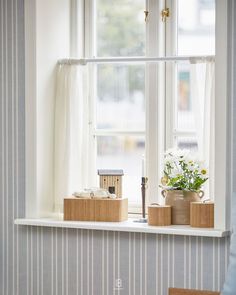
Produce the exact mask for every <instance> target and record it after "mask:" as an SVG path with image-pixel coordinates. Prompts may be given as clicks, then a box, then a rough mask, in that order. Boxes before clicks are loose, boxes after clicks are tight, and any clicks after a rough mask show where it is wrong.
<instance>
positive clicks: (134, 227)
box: [15, 218, 230, 237]
mask: <svg viewBox="0 0 236 295" xmlns="http://www.w3.org/2000/svg"><path fill="white" fill-rule="evenodd" d="M134 220H135V219H129V220H127V221H123V222H91V221H64V220H62V219H59V218H57V219H55V218H39V219H32V218H22V219H15V224H18V225H31V226H45V227H59V228H78V229H91V230H108V231H120V232H140V233H154V234H167V235H183V236H201V237H225V236H227V235H229V234H230V231H225V230H220V229H209V228H192V227H190V226H187V225H171V226H150V225H148V224H145V223H137V222H134Z"/></svg>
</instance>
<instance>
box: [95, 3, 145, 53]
mask: <svg viewBox="0 0 236 295" xmlns="http://www.w3.org/2000/svg"><path fill="white" fill-rule="evenodd" d="M144 10H145V0H136V1H133V0H120V1H115V0H97V21H96V29H97V34H96V37H97V55H98V56H135V55H136V56H140V55H145V21H144Z"/></svg>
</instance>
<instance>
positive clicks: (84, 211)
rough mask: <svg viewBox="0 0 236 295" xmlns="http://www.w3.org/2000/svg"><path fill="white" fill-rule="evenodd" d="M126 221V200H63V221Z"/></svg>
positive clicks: (72, 198) (71, 198)
mask: <svg viewBox="0 0 236 295" xmlns="http://www.w3.org/2000/svg"><path fill="white" fill-rule="evenodd" d="M127 219H128V199H96V198H94V199H85V198H83V199H82V198H75V197H69V198H65V199H64V220H74V221H107V222H108V221H110V222H119V221H124V220H127Z"/></svg>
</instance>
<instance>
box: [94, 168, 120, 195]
mask: <svg viewBox="0 0 236 295" xmlns="http://www.w3.org/2000/svg"><path fill="white" fill-rule="evenodd" d="M98 175H99V177H100V188H104V189H107V190H108V191H109V192H110V193H111V194H115V195H116V196H117V198H122V176H123V175H124V172H123V170H108V169H99V170H98Z"/></svg>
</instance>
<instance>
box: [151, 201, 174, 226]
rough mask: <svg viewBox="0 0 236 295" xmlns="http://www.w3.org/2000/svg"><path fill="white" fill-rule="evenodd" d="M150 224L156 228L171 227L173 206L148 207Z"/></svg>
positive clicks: (155, 205) (152, 205)
mask: <svg viewBox="0 0 236 295" xmlns="http://www.w3.org/2000/svg"><path fill="white" fill-rule="evenodd" d="M148 224H149V225H155V226H167V225H171V206H168V205H164V206H160V205H158V204H151V205H149V206H148Z"/></svg>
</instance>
